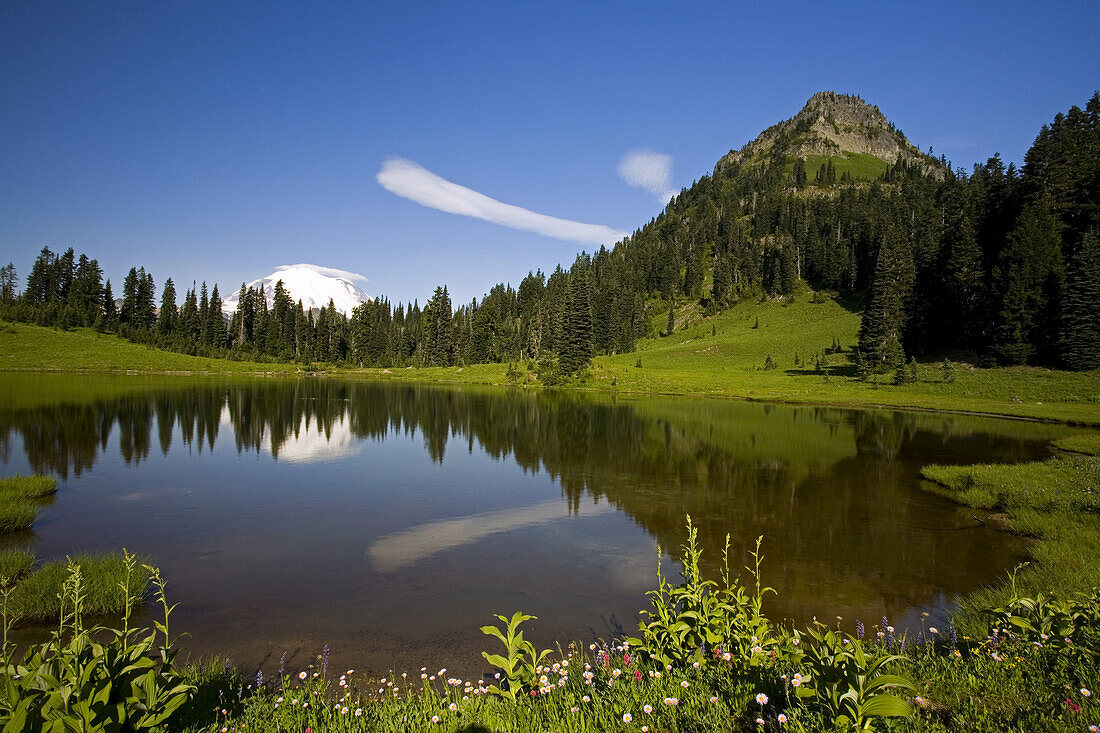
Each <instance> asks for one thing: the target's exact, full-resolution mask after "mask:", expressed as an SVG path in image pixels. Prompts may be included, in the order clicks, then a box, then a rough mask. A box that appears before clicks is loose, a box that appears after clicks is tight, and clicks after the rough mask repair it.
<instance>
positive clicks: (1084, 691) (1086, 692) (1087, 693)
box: [1081, 687, 1092, 697]
mask: <svg viewBox="0 0 1100 733" xmlns="http://www.w3.org/2000/svg"><path fill="white" fill-rule="evenodd" d="M1081 694H1082V695H1084V696H1085V697H1092V692H1091V691H1090V690H1089V689H1088V688H1087V687H1082V688H1081Z"/></svg>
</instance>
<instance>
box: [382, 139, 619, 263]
mask: <svg viewBox="0 0 1100 733" xmlns="http://www.w3.org/2000/svg"><path fill="white" fill-rule="evenodd" d="M377 179H378V182H379V183H380V184H382V188H384V189H386V190H387V191H389V192H390V193H393V194H397V195H398V196H401V197H403V198H407V199H409V200H410V201H415V202H416V203H418V204H421V205H423V206H427V207H429V208H432V209H439V210H440V211H446V212H448V213H450V214H460V215H462V216H472V217H473V218H475V219H484V220H485V221H491V222H493V223H494V224H500V225H502V226H506V227H512V228H513V229H522V230H524V231H528V232H535V233H536V234H544V235H546V236H548V237H554V238H555V239H564V240H566V241H569V242H582V243H585V244H613V243H615V242H617V241H619V240H620V239H623V238H624V237H626V236H627V232H620V231H616V230H615V229H611V228H610V227H605V226H602V225H600V224H582V223H581V222H579V221H569V220H568V219H558V218H557V217H554V216H547V215H546V214H539V213H536V212H534V211H530V210H528V209H524V208H521V207H519V206H512V205H511V204H506V203H504V202H502V201H497V200H496V199H494V198H490V197H488V196H486V195H485V194H482V193H478V192H477V191H474V190H473V189H470V188H466V187H465V186H460V185H458V184H457V183H451V182H450V181H448V180H447V179H445V178H441V177H439V176H437V175H436V174H434V173H432V172H431V171H429V170H427V169H426V168H424V167H423V166H420V165H418V164H417V163H414V162H412V161H411V160H405V159H404V158H390V159H389V160H387V161H386V162H385V163H383V164H382V170H380V171H379V172H378V176H377Z"/></svg>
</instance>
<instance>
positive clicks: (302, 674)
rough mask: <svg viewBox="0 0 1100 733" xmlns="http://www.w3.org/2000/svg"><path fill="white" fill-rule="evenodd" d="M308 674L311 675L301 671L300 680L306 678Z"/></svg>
mask: <svg viewBox="0 0 1100 733" xmlns="http://www.w3.org/2000/svg"><path fill="white" fill-rule="evenodd" d="M308 676H309V675H307V674H306V673H305V672H299V673H298V679H300V680H304V679H305V678H306V677H308Z"/></svg>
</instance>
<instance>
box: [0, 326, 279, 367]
mask: <svg viewBox="0 0 1100 733" xmlns="http://www.w3.org/2000/svg"><path fill="white" fill-rule="evenodd" d="M0 370H37V371H94V372H109V371H137V372H213V373H218V374H224V373H230V372H241V373H244V372H289V371H295V370H296V367H295V366H293V365H288V364H256V363H253V362H244V361H229V360H227V359H208V358H204V357H199V356H187V355H186V354H176V353H174V352H171V351H163V350H161V349H154V348H152V347H149V346H142V345H140V344H134V343H131V342H129V341H127V340H125V339H122V338H119V337H118V336H114V335H111V334H103V333H99V332H97V331H93V330H92V329H90V328H80V329H76V330H74V331H60V330H57V329H53V328H42V327H41V326H31V325H27V324H23V323H8V322H6V321H0Z"/></svg>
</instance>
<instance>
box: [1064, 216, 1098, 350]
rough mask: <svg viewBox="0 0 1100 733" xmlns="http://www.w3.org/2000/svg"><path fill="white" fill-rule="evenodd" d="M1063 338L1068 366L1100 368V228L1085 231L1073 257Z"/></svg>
mask: <svg viewBox="0 0 1100 733" xmlns="http://www.w3.org/2000/svg"><path fill="white" fill-rule="evenodd" d="M1066 275H1067V277H1066V290H1065V298H1064V299H1063V302H1062V328H1061V333H1060V338H1059V347H1060V350H1061V360H1062V363H1063V364H1064V365H1065V366H1066V367H1067V368H1068V369H1074V370H1077V371H1084V370H1087V369H1096V368H1100V232H1098V231H1097V230H1096V229H1091V230H1089V231H1088V232H1086V233H1085V236H1084V237H1083V238H1082V240H1081V246H1080V247H1078V249H1077V253H1076V254H1075V255H1074V256H1073V257H1072V258H1070V262H1069V268H1068V271H1067V273H1066Z"/></svg>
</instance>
